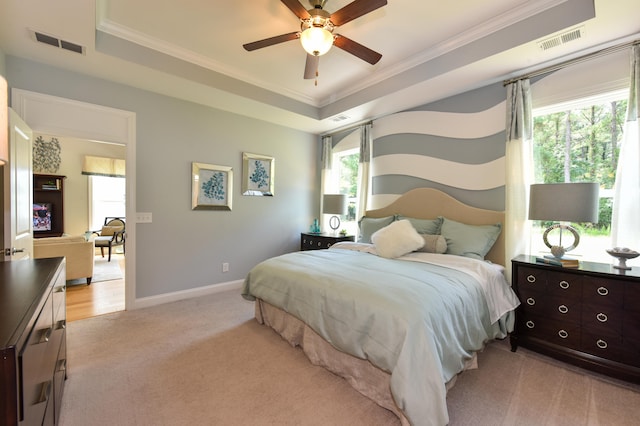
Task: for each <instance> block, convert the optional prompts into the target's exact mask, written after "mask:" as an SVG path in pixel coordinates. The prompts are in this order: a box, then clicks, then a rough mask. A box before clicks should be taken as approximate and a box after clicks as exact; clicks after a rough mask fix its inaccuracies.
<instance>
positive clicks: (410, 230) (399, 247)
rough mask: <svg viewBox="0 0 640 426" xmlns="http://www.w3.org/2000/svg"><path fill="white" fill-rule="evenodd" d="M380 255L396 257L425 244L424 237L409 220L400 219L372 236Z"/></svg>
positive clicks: (390, 257)
mask: <svg viewBox="0 0 640 426" xmlns="http://www.w3.org/2000/svg"><path fill="white" fill-rule="evenodd" d="M371 242H372V243H373V245H375V247H376V251H377V252H378V255H379V256H382V257H386V258H388V259H394V258H396V257H400V256H402V255H404V254H407V253H411V252H412V251H415V250H418V249H419V248H421V247H422V246H424V238H422V236H421V235H420V234H418V231H416V230H415V228H414V227H413V225H411V222H409V221H408V220H406V219H404V220H398V221H396V222H392V223H391V224H390V225H387V226H385V227H384V228H382V229H380V230H378V231H376V232H375V233H374V234H373V235H372V236H371Z"/></svg>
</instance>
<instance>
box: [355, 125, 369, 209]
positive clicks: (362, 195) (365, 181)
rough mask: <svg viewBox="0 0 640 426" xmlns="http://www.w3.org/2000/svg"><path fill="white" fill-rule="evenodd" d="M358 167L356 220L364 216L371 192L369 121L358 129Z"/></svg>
mask: <svg viewBox="0 0 640 426" xmlns="http://www.w3.org/2000/svg"><path fill="white" fill-rule="evenodd" d="M360 132H361V133H360V167H358V211H357V212H356V220H360V218H362V216H364V214H365V212H366V210H367V206H368V204H369V196H370V194H371V142H372V140H371V137H372V136H371V123H367V124H365V125H363V126H362V128H361V130H360Z"/></svg>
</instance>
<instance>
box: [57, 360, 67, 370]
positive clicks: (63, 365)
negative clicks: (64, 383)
mask: <svg viewBox="0 0 640 426" xmlns="http://www.w3.org/2000/svg"><path fill="white" fill-rule="evenodd" d="M66 370H67V360H66V359H61V360H60V361H59V362H58V371H66Z"/></svg>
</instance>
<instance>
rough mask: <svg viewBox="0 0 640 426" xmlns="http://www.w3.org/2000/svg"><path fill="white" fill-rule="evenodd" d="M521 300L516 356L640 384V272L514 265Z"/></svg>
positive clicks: (522, 259) (524, 259)
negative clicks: (526, 353) (521, 352)
mask: <svg viewBox="0 0 640 426" xmlns="http://www.w3.org/2000/svg"><path fill="white" fill-rule="evenodd" d="M511 263H512V272H513V289H514V291H515V292H516V294H517V295H518V298H519V299H520V302H521V304H520V306H519V307H518V309H517V311H516V326H515V330H514V332H513V333H512V334H511V338H510V340H511V350H512V351H515V350H516V349H517V348H518V346H523V347H525V348H528V349H531V350H534V351H536V352H540V353H542V354H545V355H548V356H551V357H553V358H557V359H560V360H562V361H565V362H568V363H571V364H574V365H577V366H579V367H583V368H586V369H589V370H593V371H596V372H599V373H602V374H606V375H609V376H612V377H616V378H618V379H622V380H627V381H631V382H635V383H640V268H638V267H634V268H632V269H631V270H629V271H620V270H618V269H615V268H613V266H612V265H610V264H606V263H596V262H582V261H581V262H580V267H578V268H563V267H558V266H551V265H546V264H541V263H536V257H535V256H524V255H521V256H518V257H516V258H515V259H513V260H512V261H511Z"/></svg>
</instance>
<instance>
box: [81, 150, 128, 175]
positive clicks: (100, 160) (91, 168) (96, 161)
mask: <svg viewBox="0 0 640 426" xmlns="http://www.w3.org/2000/svg"><path fill="white" fill-rule="evenodd" d="M82 174H83V175H89V176H109V177H125V161H124V160H121V159H119V158H107V157H93V156H90V155H86V156H85V157H84V162H83V163H82Z"/></svg>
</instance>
